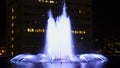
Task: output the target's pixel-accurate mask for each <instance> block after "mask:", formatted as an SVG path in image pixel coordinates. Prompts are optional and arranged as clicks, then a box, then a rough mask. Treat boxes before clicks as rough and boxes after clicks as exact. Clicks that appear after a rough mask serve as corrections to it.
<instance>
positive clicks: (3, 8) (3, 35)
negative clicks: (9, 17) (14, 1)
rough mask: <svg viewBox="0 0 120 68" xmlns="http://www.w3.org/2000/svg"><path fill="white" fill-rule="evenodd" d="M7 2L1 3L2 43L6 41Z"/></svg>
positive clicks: (3, 0) (0, 36) (0, 41)
mask: <svg viewBox="0 0 120 68" xmlns="http://www.w3.org/2000/svg"><path fill="white" fill-rule="evenodd" d="M5 31H6V28H5V0H1V1H0V43H3V42H4V40H5V37H6V35H5Z"/></svg>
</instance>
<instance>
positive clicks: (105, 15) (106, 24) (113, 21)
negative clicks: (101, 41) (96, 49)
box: [93, 0, 120, 38]
mask: <svg viewBox="0 0 120 68" xmlns="http://www.w3.org/2000/svg"><path fill="white" fill-rule="evenodd" d="M118 3H119V2H116V0H93V31H94V35H93V36H94V37H99V38H106V37H107V38H109V37H111V38H112V37H120V36H119V35H120V21H119V20H120V19H119V15H118V13H120V12H119V11H118V10H119V6H118V5H119V4H118Z"/></svg>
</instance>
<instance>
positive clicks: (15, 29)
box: [6, 0, 92, 55]
mask: <svg viewBox="0 0 120 68" xmlns="http://www.w3.org/2000/svg"><path fill="white" fill-rule="evenodd" d="M65 2H66V6H67V13H68V16H70V19H71V24H72V33H73V39H74V48H75V49H76V51H77V53H78V52H88V51H90V49H91V46H92V0H75V1H73V0H66V1H65ZM62 4H63V2H62V0H7V1H6V8H7V14H6V15H7V17H6V20H7V46H9V47H10V49H9V50H10V51H9V52H10V53H9V54H10V55H16V54H19V53H38V52H42V49H43V48H44V41H45V29H46V25H47V19H48V15H47V12H48V10H49V9H51V10H52V12H53V16H54V17H57V16H59V15H60V14H61V10H62Z"/></svg>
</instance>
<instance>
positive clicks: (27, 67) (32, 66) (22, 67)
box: [12, 63, 105, 68]
mask: <svg viewBox="0 0 120 68" xmlns="http://www.w3.org/2000/svg"><path fill="white" fill-rule="evenodd" d="M12 68H105V66H104V63H44V64H42V63H14V64H13V63H12Z"/></svg>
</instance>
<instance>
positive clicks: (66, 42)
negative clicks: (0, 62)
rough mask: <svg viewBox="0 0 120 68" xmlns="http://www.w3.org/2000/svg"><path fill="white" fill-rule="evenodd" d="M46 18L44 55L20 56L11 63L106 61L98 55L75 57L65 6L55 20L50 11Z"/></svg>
mask: <svg viewBox="0 0 120 68" xmlns="http://www.w3.org/2000/svg"><path fill="white" fill-rule="evenodd" d="M48 16H49V18H48V24H47V29H46V42H45V48H44V53H38V54H37V55H32V54H20V55H17V56H15V57H13V58H12V59H11V60H10V61H11V62H12V63H21V62H27V63H52V64H53V63H90V62H100V63H103V62H106V61H107V58H106V57H104V56H103V55H100V54H81V55H76V54H75V53H74V50H73V40H72V34H71V32H72V31H71V24H70V19H69V17H67V13H66V7H65V4H64V6H63V13H62V15H60V16H58V17H57V18H56V20H55V19H54V18H53V16H52V12H51V10H50V11H49V13H48Z"/></svg>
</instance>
